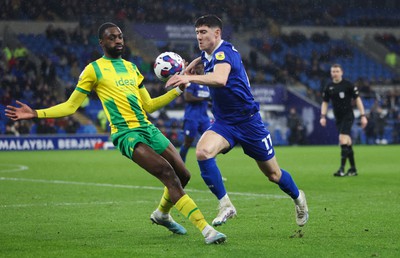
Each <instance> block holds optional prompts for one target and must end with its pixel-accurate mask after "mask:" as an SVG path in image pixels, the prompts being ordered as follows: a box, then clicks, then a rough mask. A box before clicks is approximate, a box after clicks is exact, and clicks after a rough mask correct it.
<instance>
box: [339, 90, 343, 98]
mask: <svg viewBox="0 0 400 258" xmlns="http://www.w3.org/2000/svg"><path fill="white" fill-rule="evenodd" d="M339 97H340V98H341V99H344V92H343V91H342V92H339Z"/></svg>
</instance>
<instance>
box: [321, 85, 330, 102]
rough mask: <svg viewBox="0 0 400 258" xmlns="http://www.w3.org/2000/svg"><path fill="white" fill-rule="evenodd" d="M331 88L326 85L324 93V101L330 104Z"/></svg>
mask: <svg viewBox="0 0 400 258" xmlns="http://www.w3.org/2000/svg"><path fill="white" fill-rule="evenodd" d="M328 89H329V86H328V85H325V87H324V90H323V92H322V100H323V101H324V102H329V90H328Z"/></svg>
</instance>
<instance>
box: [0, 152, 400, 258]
mask: <svg viewBox="0 0 400 258" xmlns="http://www.w3.org/2000/svg"><path fill="white" fill-rule="evenodd" d="M354 151H355V157H356V162H357V167H358V171H359V176H357V177H343V178H337V177H333V176H332V174H333V172H335V171H336V170H337V169H338V166H339V154H340V153H339V152H340V149H339V147H338V146H318V147H307V146H306V147H276V153H277V158H278V161H279V163H280V166H281V167H282V168H284V169H286V170H288V171H289V172H290V173H291V174H292V176H293V178H294V179H295V181H296V183H297V185H298V186H299V188H300V189H303V190H304V191H305V193H306V196H307V201H308V205H309V213H310V219H309V222H308V223H307V224H306V226H304V227H303V228H299V227H298V226H297V225H296V223H295V217H294V205H293V202H292V201H291V200H290V199H289V198H288V197H287V196H286V195H285V194H283V192H282V191H281V190H280V189H279V187H278V186H277V185H275V184H272V183H270V182H268V180H267V178H266V177H265V176H263V175H262V173H261V172H259V170H258V168H257V166H256V163H255V162H254V161H253V160H252V159H250V158H249V157H247V156H246V155H244V154H243V153H242V150H241V149H240V148H235V149H233V150H232V151H231V152H230V153H229V154H227V155H219V156H218V163H219V166H220V169H221V171H222V174H223V176H224V177H226V178H227V181H226V182H225V185H226V188H227V190H228V192H229V193H230V197H231V200H232V201H233V203H234V204H235V206H236V209H237V212H238V216H237V218H235V219H232V220H229V221H228V222H227V223H226V224H225V225H223V226H221V227H218V228H217V229H218V230H220V231H221V232H223V233H225V234H226V235H227V236H228V240H227V242H226V243H224V244H222V245H206V244H205V243H204V239H203V237H202V235H201V233H200V232H199V231H198V230H197V229H196V228H195V227H194V226H193V225H192V224H191V223H190V222H189V221H188V220H187V219H185V218H183V216H182V215H180V214H179V213H178V212H177V210H176V209H173V211H172V215H173V217H174V219H175V220H176V221H177V222H179V223H180V224H182V225H183V226H184V227H185V228H186V229H187V230H188V234H187V235H184V236H181V235H173V234H172V233H170V232H169V231H167V230H166V229H165V228H163V227H161V226H157V225H152V224H151V222H150V220H149V216H150V214H151V212H152V211H153V210H154V209H155V208H156V207H157V205H158V201H159V199H160V197H161V194H162V189H163V186H162V184H161V183H160V182H159V181H158V180H156V179H155V178H153V177H152V176H150V175H149V174H148V173H147V172H145V171H143V170H142V169H140V168H139V167H138V166H137V165H136V164H134V163H133V162H131V161H129V160H128V159H127V158H125V157H123V156H122V155H121V154H120V153H119V152H118V151H117V150H110V151H37V152H30V151H29V152H28V151H27V152H1V153H0V257H400V219H399V217H400V146H399V145H397V146H396V145H391V146H355V147H354ZM194 155H195V154H194V149H191V150H190V151H189V154H188V159H187V166H188V168H189V170H190V171H191V173H192V179H191V181H190V182H189V184H188V186H187V187H186V190H187V193H188V194H189V195H190V196H191V197H192V198H193V199H194V200H195V202H196V203H197V205H198V206H199V208H200V209H201V211H202V212H203V214H204V215H205V217H206V219H207V221H208V222H211V221H212V219H213V218H214V216H215V215H216V214H217V210H216V208H217V200H216V199H215V197H214V196H213V195H212V194H211V193H210V192H209V190H208V189H207V187H206V185H205V184H204V182H203V181H202V179H201V177H200V172H199V169H198V166H197V162H196V160H195V157H194Z"/></svg>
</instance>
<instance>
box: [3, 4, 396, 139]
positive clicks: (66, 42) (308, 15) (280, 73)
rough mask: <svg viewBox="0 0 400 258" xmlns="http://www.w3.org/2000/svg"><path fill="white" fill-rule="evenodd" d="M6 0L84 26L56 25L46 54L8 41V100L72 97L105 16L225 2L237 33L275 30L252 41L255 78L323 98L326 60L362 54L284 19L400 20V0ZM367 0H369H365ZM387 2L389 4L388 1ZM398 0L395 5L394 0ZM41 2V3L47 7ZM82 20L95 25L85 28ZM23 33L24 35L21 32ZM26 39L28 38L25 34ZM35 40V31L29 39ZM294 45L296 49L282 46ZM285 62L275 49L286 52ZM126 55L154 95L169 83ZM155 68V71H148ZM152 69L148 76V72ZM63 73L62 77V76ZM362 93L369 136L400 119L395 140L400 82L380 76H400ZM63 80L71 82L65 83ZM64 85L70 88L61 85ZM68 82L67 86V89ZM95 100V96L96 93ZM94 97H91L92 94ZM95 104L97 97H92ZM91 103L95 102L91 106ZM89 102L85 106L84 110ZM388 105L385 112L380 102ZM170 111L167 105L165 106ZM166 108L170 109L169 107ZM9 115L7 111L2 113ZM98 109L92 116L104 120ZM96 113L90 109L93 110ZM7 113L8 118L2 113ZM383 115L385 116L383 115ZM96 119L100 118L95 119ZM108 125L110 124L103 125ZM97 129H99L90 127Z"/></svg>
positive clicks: (248, 62) (62, 122) (73, 128)
mask: <svg viewBox="0 0 400 258" xmlns="http://www.w3.org/2000/svg"><path fill="white" fill-rule="evenodd" d="M233 2H234V3H232V2H231V1H223V2H222V3H218V4H217V3H215V1H211V0H206V1H202V2H201V3H200V2H198V1H172V0H166V1H122V0H119V1H115V2H110V1H87V0H83V1H76V0H69V1H62V2H59V1H46V4H43V1H42V0H33V1H4V2H1V3H0V20H33V21H79V24H80V26H78V27H77V28H75V29H74V30H70V31H68V30H63V29H61V28H56V27H54V26H53V25H49V27H48V29H47V30H46V34H45V35H43V40H44V42H50V43H51V44H53V45H52V51H46V52H44V53H41V54H34V53H30V51H29V50H28V49H27V47H26V46H25V45H23V44H18V45H15V46H14V45H4V44H3V46H2V51H1V54H0V83H1V89H0V96H1V99H0V101H1V102H0V104H1V105H2V106H6V105H8V104H10V103H12V101H14V100H15V99H19V100H22V101H23V102H26V103H28V104H29V105H31V106H32V107H33V108H43V107H47V106H51V105H54V104H55V103H58V102H60V101H63V100H65V97H66V96H69V94H70V92H71V91H72V90H73V89H74V83H75V82H76V81H77V78H78V76H79V74H80V72H81V70H82V69H83V66H84V65H85V64H86V63H88V62H89V61H91V60H94V59H96V58H98V57H99V55H100V51H99V49H98V42H97V38H96V37H93V35H96V33H94V30H96V29H97V25H98V24H99V23H101V22H103V21H109V20H112V21H115V22H119V23H120V24H121V25H122V26H123V24H124V22H125V21H129V22H135V23H191V22H192V20H193V19H194V17H196V16H198V15H199V14H203V13H205V12H208V10H213V9H214V10H219V11H220V12H221V16H222V17H223V19H224V20H227V21H229V23H231V24H232V25H233V27H234V30H235V32H236V33H240V32H241V31H244V30H251V29H257V28H264V27H265V28H268V29H269V31H270V33H271V35H272V36H273V37H271V38H270V39H268V40H264V39H257V38H254V39H252V40H251V41H250V45H251V46H252V47H253V50H252V51H250V54H249V56H247V57H243V58H244V62H245V66H246V67H247V69H248V74H249V78H250V80H251V82H252V83H255V84H267V85H276V84H282V85H287V84H290V83H292V82H298V81H300V82H302V83H304V84H305V85H306V86H307V87H308V89H307V92H306V94H307V96H308V97H309V98H311V99H313V100H315V101H317V102H318V101H320V100H321V99H320V97H321V95H320V93H321V90H322V86H323V85H324V83H325V82H326V80H327V79H329V73H328V72H327V71H328V69H326V64H330V63H331V62H332V61H334V60H335V59H336V58H338V57H343V58H352V57H353V55H355V54H357V53H355V52H354V50H353V49H352V48H350V47H349V46H347V45H345V44H338V45H335V44H332V41H331V39H330V38H329V36H328V35H327V34H325V33H315V34H313V35H312V37H310V38H307V37H306V36H304V35H303V34H301V33H299V32H296V33H292V34H290V35H285V34H281V33H279V32H276V31H277V30H275V28H276V27H278V26H279V25H311V26H319V25H324V26H374V27H379V26H395V25H397V24H398V22H399V20H400V19H397V18H396V17H397V16H391V15H390V13H392V12H393V11H395V10H399V9H400V4H399V3H397V2H396V1H390V0H389V1H382V2H381V3H379V4H380V6H376V7H377V8H376V9H375V12H374V13H373V14H371V13H370V9H371V7H372V6H371V4H367V5H364V6H365V8H362V9H360V8H358V10H357V8H356V7H357V5H358V3H359V2H360V3H361V2H363V1H352V2H351V3H347V2H346V1H340V2H342V3H343V5H337V4H334V3H329V4H325V3H324V5H321V3H319V2H318V1H294V0H283V1H242V0H236V1H233ZM363 3H364V2H363ZM385 4H386V5H385ZM387 5H392V6H391V7H392V8H387ZM38 6H41V8H40V9H39V8H38ZM82 28H87V29H85V30H83V29H82ZM20 36H21V37H20V39H23V37H24V35H20ZM376 40H377V42H380V43H382V44H383V45H385V46H387V47H388V48H391V49H392V50H393V51H394V52H395V53H397V54H398V53H399V49H400V47H399V46H400V40H399V39H397V38H396V37H395V36H393V35H386V34H385V35H376ZM20 41H21V42H22V41H23V40H20ZM27 41H29V38H28V39H27ZM309 43H311V44H322V45H323V44H326V45H328V46H329V48H328V50H327V51H324V52H316V51H313V52H312V53H311V54H310V55H309V56H308V57H307V58H304V56H300V55H298V54H296V53H294V52H292V51H291V50H290V49H293V48H295V47H297V46H299V45H300V46H302V45H305V44H309ZM76 45H83V51H76V50H74V49H75V48H76ZM285 48H289V51H284V52H282V50H283V49H285ZM260 53H262V54H264V55H265V56H266V57H268V63H267V64H265V63H262V64H261V62H259V54H260ZM282 53H284V54H283V58H281V59H282V60H281V62H277V61H276V60H274V58H273V57H274V56H276V57H281V56H279V54H282ZM124 58H126V59H129V60H132V61H133V62H135V61H139V62H135V63H139V69H140V70H141V71H144V73H145V76H146V78H147V79H148V81H149V82H150V83H149V84H147V85H146V86H147V87H148V88H149V91H150V93H151V95H152V96H158V95H160V94H161V93H162V91H163V89H162V87H161V86H160V84H159V83H158V82H157V80H156V79H155V78H154V76H152V75H151V72H150V71H151V65H152V64H151V63H148V62H146V61H145V60H143V59H141V57H140V56H135V54H134V53H132V52H131V50H130V48H129V45H128V47H127V51H126V53H125V56H124ZM146 72H147V73H146ZM147 75H148V76H147ZM60 81H61V82H60ZM355 81H356V84H357V85H358V86H359V88H360V91H361V96H362V97H363V98H365V99H367V100H368V101H369V102H370V105H369V109H370V121H371V123H370V125H369V127H368V128H367V129H366V135H367V137H370V138H371V139H374V140H371V141H370V142H372V141H375V140H377V139H379V141H381V139H380V137H381V136H380V135H381V132H382V124H386V123H388V122H390V123H392V125H393V134H396V135H394V138H393V139H395V140H394V142H399V136H398V133H399V124H400V115H399V107H400V90H399V89H398V87H397V88H396V87H394V88H393V89H392V90H390V91H387V92H384V93H382V92H375V91H374V90H373V87H372V86H373V85H374V84H377V83H379V84H387V85H395V84H398V83H399V79H398V77H396V76H389V77H386V78H373V79H371V78H363V77H357V78H356V80H355ZM60 83H61V84H63V87H59V85H60ZM60 89H63V90H60ZM64 89H65V90H64ZM91 98H93V100H95V96H91ZM89 102H90V99H89ZM87 105H88V106H90V103H88V104H87ZM183 105H184V101H183V99H182V98H178V99H177V100H176V101H175V102H174V103H173V104H172V105H171V106H170V108H182V107H183ZM86 107H87V106H86ZM86 107H82V110H83V111H84V110H85V108H86ZM382 109H384V110H386V111H387V112H384V114H382V112H381V113H380V114H378V113H379V110H382ZM161 113H163V112H161ZM164 115H165V113H164ZM2 116H3V114H2ZM97 116H98V114H95V116H92V117H91V118H92V119H93V120H94V121H95V123H97V124H99V119H97ZM89 117H90V116H89ZM1 118H2V119H3V120H4V119H5V118H3V117H1ZM154 120H155V123H156V124H158V126H159V127H160V128H165V130H164V132H165V134H166V135H167V136H168V137H169V138H171V139H176V141H179V136H178V135H179V128H180V124H179V123H180V121H173V122H170V120H171V119H169V118H167V117H165V116H164V117H163V116H162V115H160V117H155V118H154ZM382 121H383V122H382ZM81 127H82V126H81V124H80V122H79V121H78V120H76V119H75V118H72V117H70V118H65V119H56V120H54V119H47V120H43V121H41V122H39V121H35V122H33V124H32V122H19V123H14V122H10V121H8V122H6V123H5V124H4V126H3V128H1V127H0V132H1V133H4V134H13V135H19V134H26V133H74V132H75V133H76V132H82V131H84V130H83V129H80V128H81ZM91 127H93V125H91ZM102 128H103V129H101V130H107V128H106V127H104V126H103V127H102ZM89 131H91V132H93V130H89Z"/></svg>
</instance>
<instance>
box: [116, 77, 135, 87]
mask: <svg viewBox="0 0 400 258" xmlns="http://www.w3.org/2000/svg"><path fill="white" fill-rule="evenodd" d="M115 84H116V85H117V86H120V87H124V86H135V80H133V79H124V78H122V77H121V78H120V79H119V80H118V81H115Z"/></svg>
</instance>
